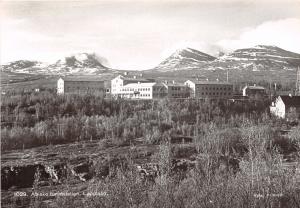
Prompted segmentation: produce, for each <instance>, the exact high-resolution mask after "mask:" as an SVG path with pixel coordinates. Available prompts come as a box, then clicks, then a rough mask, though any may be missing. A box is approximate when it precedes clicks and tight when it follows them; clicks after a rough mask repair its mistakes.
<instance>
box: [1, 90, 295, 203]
mask: <svg viewBox="0 0 300 208" xmlns="http://www.w3.org/2000/svg"><path fill="white" fill-rule="evenodd" d="M268 104H269V103H267V102H263V101H250V102H248V103H236V102H227V101H214V102H212V101H208V100H203V101H198V100H192V99H190V100H184V101H182V100H181V101H174V100H172V101H171V100H159V101H124V100H108V99H104V98H101V97H96V96H92V95H84V96H81V95H66V96H57V95H55V94H51V93H47V92H46V93H43V94H30V95H17V96H13V97H3V99H2V103H1V115H4V117H3V120H2V121H3V123H2V127H1V148H2V151H8V150H12V149H22V148H30V147H35V146H41V145H48V144H60V143H69V142H80V141H85V140H93V141H94V140H99V145H103V146H104V147H105V145H108V144H110V145H112V146H113V147H115V148H118V147H123V146H130V147H131V148H130V149H132V152H130V154H128V155H127V157H126V159H124V162H123V163H122V164H123V165H121V166H119V167H115V168H114V169H113V171H112V172H111V173H110V175H109V176H108V177H105V178H103V177H100V175H101V174H99V172H101V170H102V166H103V163H101V161H100V159H99V162H96V163H95V164H94V170H95V172H96V174H95V177H94V178H93V179H92V180H90V181H88V182H86V183H87V186H86V189H85V191H86V192H92V193H105V195H102V196H93V197H90V196H82V197H55V199H53V203H52V205H53V206H54V207H62V206H63V207H299V206H300V189H299V182H300V180H299V169H297V166H298V164H299V155H298V153H299V148H300V128H299V126H298V127H296V128H294V129H292V130H291V131H290V132H289V133H288V134H287V135H282V134H281V131H280V130H282V128H283V127H284V126H287V124H286V123H285V122H284V121H282V120H276V119H275V118H273V117H272V116H270V115H269V113H268V111H267V106H268ZM179 135H180V136H186V137H191V138H193V140H192V142H191V143H189V144H172V139H173V138H176V136H179ZM136 138H142V143H143V144H144V145H149V146H152V145H157V146H158V147H159V151H158V152H155V153H153V154H151V155H150V160H151V162H152V163H155V164H158V165H159V171H158V174H157V176H156V177H155V178H143V177H141V176H140V173H139V172H138V171H137V169H136V165H135V162H136V159H138V157H139V156H138V155H137V156H136V154H135V153H134V149H135V147H136V145H135V144H134V141H135V139H136ZM180 158H184V159H188V160H189V161H191V164H193V166H192V165H191V166H187V168H179V169H176V168H174V166H175V165H176V164H174V162H173V161H174V159H180ZM287 160H289V161H292V162H294V163H293V164H296V167H294V166H292V167H290V166H287ZM98 176H99V177H98ZM33 190H35V191H38V190H40V187H36V186H34V187H33ZM74 190H77V189H76V188H74V187H72V183H71V182H70V181H66V182H65V186H64V191H69V192H72V191H74ZM17 203H20V202H18V201H17V199H16V200H15V201H14V202H12V204H11V206H12V207H13V206H14V205H16V204H17ZM27 205H28V206H31V207H43V206H45V207H46V205H45V204H44V202H43V200H42V199H41V198H31V199H30V201H29V202H28V204H27Z"/></svg>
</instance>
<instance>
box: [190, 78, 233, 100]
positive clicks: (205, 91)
mask: <svg viewBox="0 0 300 208" xmlns="http://www.w3.org/2000/svg"><path fill="white" fill-rule="evenodd" d="M184 84H185V85H186V86H188V87H189V89H190V95H191V97H193V98H203V99H204V98H209V99H229V98H231V97H232V96H233V84H231V83H229V82H219V81H214V82H212V81H198V80H187V81H186V82H185V83H184Z"/></svg>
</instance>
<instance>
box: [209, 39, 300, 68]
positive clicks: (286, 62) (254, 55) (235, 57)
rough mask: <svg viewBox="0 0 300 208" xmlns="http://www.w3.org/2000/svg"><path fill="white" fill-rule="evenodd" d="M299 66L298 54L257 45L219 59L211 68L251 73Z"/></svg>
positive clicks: (299, 56)
mask: <svg viewBox="0 0 300 208" xmlns="http://www.w3.org/2000/svg"><path fill="white" fill-rule="evenodd" d="M299 65H300V54H297V53H293V52H290V51H286V50H283V49H281V48H279V47H276V46H266V45H258V46H254V47H252V48H244V49H238V50H235V51H234V52H232V53H230V54H227V55H224V56H222V57H219V58H218V59H217V60H215V61H214V62H212V64H211V67H219V68H222V67H225V68H234V69H248V70H253V71H260V70H278V69H286V70H288V69H290V68H294V67H297V66H299Z"/></svg>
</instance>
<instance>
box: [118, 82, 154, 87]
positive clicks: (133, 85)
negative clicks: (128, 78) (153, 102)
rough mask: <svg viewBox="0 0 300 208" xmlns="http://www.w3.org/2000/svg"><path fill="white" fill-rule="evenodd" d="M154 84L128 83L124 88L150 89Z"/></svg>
mask: <svg viewBox="0 0 300 208" xmlns="http://www.w3.org/2000/svg"><path fill="white" fill-rule="evenodd" d="M155 84H156V83H155V82H141V83H129V84H126V85H124V87H152V86H154V85H155Z"/></svg>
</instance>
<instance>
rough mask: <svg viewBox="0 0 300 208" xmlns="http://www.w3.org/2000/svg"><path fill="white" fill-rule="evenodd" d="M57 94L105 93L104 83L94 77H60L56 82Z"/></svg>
mask: <svg viewBox="0 0 300 208" xmlns="http://www.w3.org/2000/svg"><path fill="white" fill-rule="evenodd" d="M57 93H58V94H65V93H76V94H87V93H100V94H104V93H105V86H104V81H103V80H100V79H99V78H95V77H89V78H87V77H61V78H59V79H58V80H57Z"/></svg>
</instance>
